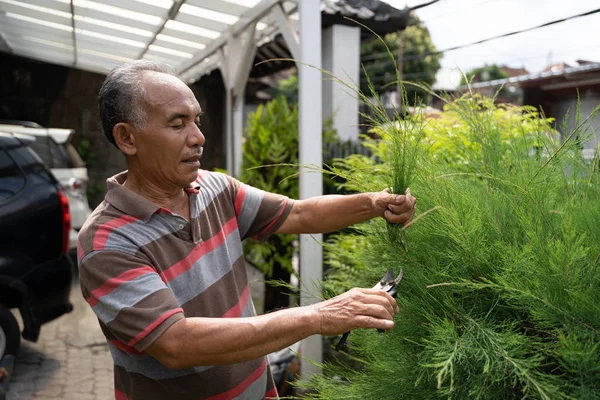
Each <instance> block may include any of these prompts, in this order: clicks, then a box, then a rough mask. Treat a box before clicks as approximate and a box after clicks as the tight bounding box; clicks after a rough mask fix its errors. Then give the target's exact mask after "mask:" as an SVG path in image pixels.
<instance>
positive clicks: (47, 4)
mask: <svg viewBox="0 0 600 400" xmlns="http://www.w3.org/2000/svg"><path fill="white" fill-rule="evenodd" d="M1 1H2V2H8V0H1ZM17 2H18V3H27V4H31V5H35V6H39V7H44V8H49V9H53V10H56V11H62V12H66V13H70V12H71V5H70V2H69V1H58V0H18V1H17Z"/></svg>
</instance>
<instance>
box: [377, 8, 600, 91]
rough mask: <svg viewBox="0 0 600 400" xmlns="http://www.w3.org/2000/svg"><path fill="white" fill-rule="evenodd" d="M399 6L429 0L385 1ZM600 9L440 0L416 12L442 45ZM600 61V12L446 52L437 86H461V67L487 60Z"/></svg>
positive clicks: (534, 65) (533, 65) (527, 63)
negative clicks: (459, 84) (459, 83)
mask: <svg viewBox="0 0 600 400" xmlns="http://www.w3.org/2000/svg"><path fill="white" fill-rule="evenodd" d="M384 1H386V2H387V3H389V4H391V5H392V6H394V7H396V8H400V9H402V8H404V7H405V6H407V5H408V6H409V7H410V6H416V5H419V4H422V3H426V2H428V0H384ZM598 8H600V0H440V1H439V2H438V3H435V4H432V5H430V6H427V7H424V8H422V9H419V10H417V11H416V14H417V15H418V16H419V18H421V20H422V21H424V22H425V25H426V26H427V28H429V32H430V34H431V39H432V41H433V43H434V44H435V46H436V47H437V49H438V50H442V49H446V48H449V47H454V46H457V45H462V44H467V43H471V42H474V41H478V40H481V39H485V38H489V37H493V36H497V35H500V34H503V33H507V32H512V31H515V30H520V29H525V28H528V27H532V26H535V25H540V24H543V23H545V22H549V21H553V20H557V19H561V18H565V17H568V16H571V15H575V14H580V13H582V12H586V11H590V10H594V9H598ZM580 59H583V60H591V61H598V62H600V13H597V14H594V15H590V16H586V17H581V18H576V19H573V20H570V21H566V22H562V23H560V24H556V25H553V26H549V27H545V28H541V29H537V30H534V31H531V32H526V33H521V34H518V35H514V36H511V37H507V38H501V39H496V40H493V41H490V42H486V43H482V44H478V45H474V46H470V47H466V48H464V49H459V50H455V51H450V52H446V53H444V56H443V58H442V61H441V65H442V68H441V69H440V71H439V72H438V75H437V83H436V86H437V87H440V88H452V87H456V85H457V84H458V82H459V81H460V77H461V73H460V71H461V70H462V71H465V72H466V71H469V70H470V69H472V68H476V67H480V66H483V65H485V64H488V65H489V64H498V65H506V66H509V67H513V68H516V67H522V68H525V69H527V70H528V71H529V72H530V73H536V72H540V71H541V70H543V69H544V68H545V67H546V66H547V65H549V64H554V63H559V62H566V63H567V64H569V65H571V66H577V65H578V64H577V62H576V60H580Z"/></svg>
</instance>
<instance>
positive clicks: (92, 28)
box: [75, 20, 152, 43]
mask: <svg viewBox="0 0 600 400" xmlns="http://www.w3.org/2000/svg"><path fill="white" fill-rule="evenodd" d="M75 29H82V30H85V31H87V32H95V33H99V34H103V35H109V36H117V37H119V38H122V39H128V40H133V41H138V42H142V43H146V42H147V41H148V40H149V39H150V38H151V37H152V32H147V34H145V35H143V36H142V35H139V34H137V33H131V32H124V31H123V30H121V29H115V28H114V27H107V26H100V25H98V24H91V23H89V22H88V21H81V20H75ZM140 31H141V30H140ZM142 32H144V31H142Z"/></svg>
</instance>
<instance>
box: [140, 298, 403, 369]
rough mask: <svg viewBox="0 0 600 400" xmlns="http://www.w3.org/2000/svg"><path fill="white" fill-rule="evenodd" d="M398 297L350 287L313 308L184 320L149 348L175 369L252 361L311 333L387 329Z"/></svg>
mask: <svg viewBox="0 0 600 400" xmlns="http://www.w3.org/2000/svg"><path fill="white" fill-rule="evenodd" d="M397 312H398V307H397V305H396V300H395V299H393V298H392V297H391V296H390V295H389V294H388V293H386V292H384V291H381V290H374V289H352V290H350V291H348V292H346V293H343V294H341V295H339V296H336V297H334V298H332V299H329V300H326V301H323V302H320V303H317V304H313V305H311V306H304V307H294V308H290V309H286V310H280V311H276V312H273V313H269V314H265V315H260V316H256V317H248V318H184V319H182V320H180V321H178V322H176V323H175V324H173V325H172V326H171V327H170V328H169V329H167V330H166V331H165V332H164V333H163V334H162V335H161V336H160V337H159V338H158V339H157V340H156V341H155V342H154V343H153V344H151V345H150V346H149V347H148V348H147V349H146V351H147V352H148V354H150V355H151V356H153V357H154V358H156V359H158V360H159V361H160V362H161V363H162V364H163V365H165V366H166V367H168V368H171V369H183V368H189V367H193V366H198V365H220V364H233V363H238V362H243V361H247V360H253V359H256V358H258V357H262V356H265V355H267V354H269V353H271V352H273V351H277V350H280V349H282V348H284V347H286V346H290V345H291V344H293V343H296V342H298V341H299V340H302V339H304V338H306V337H308V336H310V335H313V334H322V335H338V334H341V333H344V332H348V331H350V330H352V329H356V328H378V329H385V330H389V329H391V328H392V327H393V326H394V322H393V316H394V315H395V314H396V313H397Z"/></svg>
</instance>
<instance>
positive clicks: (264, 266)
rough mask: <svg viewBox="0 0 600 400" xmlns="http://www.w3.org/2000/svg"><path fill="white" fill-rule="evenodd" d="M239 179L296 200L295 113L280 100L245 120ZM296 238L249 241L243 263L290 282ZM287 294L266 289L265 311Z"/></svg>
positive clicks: (328, 137) (330, 136) (283, 303)
mask: <svg viewBox="0 0 600 400" xmlns="http://www.w3.org/2000/svg"><path fill="white" fill-rule="evenodd" d="M335 140H336V136H335V131H333V130H332V129H331V122H330V121H328V122H326V123H325V126H324V131H323V141H324V142H325V143H331V142H333V141H335ZM242 155H243V159H242V171H241V175H240V180H241V181H242V182H245V183H248V184H250V185H252V186H254V187H256V188H258V189H262V190H265V191H267V192H271V193H279V194H283V195H285V196H288V197H290V198H292V199H297V198H298V196H299V192H298V190H299V189H298V108H297V105H296V104H293V103H292V104H290V103H288V101H287V99H286V97H285V96H284V95H278V96H277V97H276V98H275V99H273V100H271V101H269V102H267V103H266V104H265V105H260V106H259V107H258V109H257V110H256V112H255V113H253V114H251V115H250V116H249V117H248V121H247V128H246V134H245V138H244V143H243V146H242ZM297 239H298V235H282V234H277V235H273V236H271V237H270V238H269V239H268V240H267V241H265V242H262V243H261V242H257V241H255V240H252V239H250V240H247V241H246V242H245V243H244V250H245V255H246V259H247V260H248V261H249V262H250V263H251V264H252V265H254V266H256V267H257V268H258V269H260V270H261V272H263V273H264V274H265V276H266V277H267V278H271V280H281V281H284V282H289V280H290V276H291V274H292V273H293V268H292V256H293V255H294V252H296V250H297ZM288 292H289V291H288V290H287V289H285V288H282V287H279V286H278V287H272V286H271V285H269V284H268V283H267V284H266V285H265V304H264V310H265V311H269V310H272V309H276V308H281V307H287V306H288V305H289V301H288V295H287V293H288Z"/></svg>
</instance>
